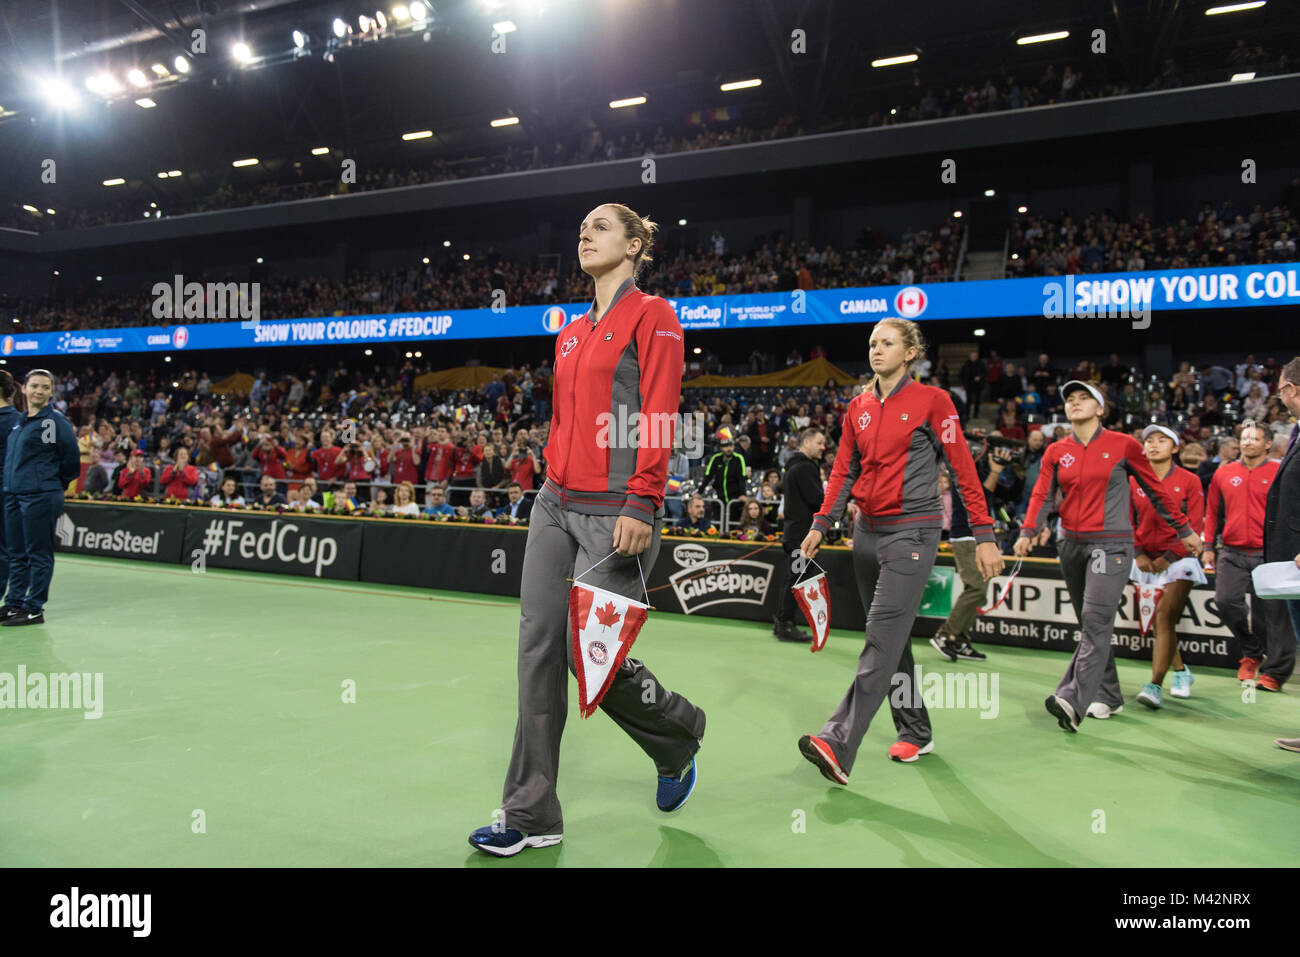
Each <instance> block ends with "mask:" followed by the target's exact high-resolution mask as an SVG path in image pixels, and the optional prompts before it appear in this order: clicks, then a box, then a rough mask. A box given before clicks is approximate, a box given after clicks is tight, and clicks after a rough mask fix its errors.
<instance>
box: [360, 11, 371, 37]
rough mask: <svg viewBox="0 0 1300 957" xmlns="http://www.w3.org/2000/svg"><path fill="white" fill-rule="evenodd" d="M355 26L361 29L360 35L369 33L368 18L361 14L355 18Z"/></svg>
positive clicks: (369, 24)
mask: <svg viewBox="0 0 1300 957" xmlns="http://www.w3.org/2000/svg"><path fill="white" fill-rule="evenodd" d="M357 26H358V27H360V28H361V32H362V33H369V32H370V26H371V23H370V18H369V17H368V16H366V15H365V14H364V13H363V14H361V16H359V17H357Z"/></svg>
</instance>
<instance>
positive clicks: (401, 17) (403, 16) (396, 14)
mask: <svg viewBox="0 0 1300 957" xmlns="http://www.w3.org/2000/svg"><path fill="white" fill-rule="evenodd" d="M393 19H394V20H396V21H397V22H398V23H405V22H406V21H407V20H409V19H411V11H410V10H408V9H406V4H404V3H399V4H398V5H397V6H395V7H393Z"/></svg>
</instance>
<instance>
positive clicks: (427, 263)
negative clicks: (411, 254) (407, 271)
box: [420, 256, 429, 266]
mask: <svg viewBox="0 0 1300 957" xmlns="http://www.w3.org/2000/svg"><path fill="white" fill-rule="evenodd" d="M420 262H422V263H424V264H425V265H426V266H427V265H429V257H428V256H425V257H424V258H423V259H421V260H420Z"/></svg>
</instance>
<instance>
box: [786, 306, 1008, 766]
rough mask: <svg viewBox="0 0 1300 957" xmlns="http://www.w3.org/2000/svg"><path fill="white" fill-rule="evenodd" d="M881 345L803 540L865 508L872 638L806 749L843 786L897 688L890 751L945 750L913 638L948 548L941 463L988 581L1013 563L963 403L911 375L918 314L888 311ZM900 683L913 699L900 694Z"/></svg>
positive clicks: (862, 526) (810, 546)
mask: <svg viewBox="0 0 1300 957" xmlns="http://www.w3.org/2000/svg"><path fill="white" fill-rule="evenodd" d="M870 350H871V368H872V370H873V371H874V372H875V378H874V379H872V381H871V385H870V386H868V388H867V389H866V391H864V392H862V393H861V394H860V395H857V396H855V397H854V398H853V400H852V401H851V402H849V407H848V409H847V410H846V411H845V413H844V416H843V418H842V420H841V422H842V428H841V432H840V448H839V452H838V454H837V455H836V456H835V465H834V466H833V467H832V469H831V477H830V481H829V482H828V483H827V486H826V495H825V497H824V498H823V500H822V507H821V510H820V511H819V512H818V513H817V514H816V515H814V516H813V520H812V529H811V530H810V531H809V532H808V535H807V536H806V537H805V538H804V540H803V543H802V545H801V550H802V551H803V554H804V555H805V556H806V557H808V558H812V557H813V556H814V555H816V553H817V550H818V548H820V547H821V542H822V538H823V536H825V534H826V532H827V531H829V530H830V527H831V525H833V524H834V523H835V522H837V521H839V519H840V517H841V516H842V515H843V514H844V510H845V508H846V507H847V505H848V503H849V500H850V498H851V499H852V500H853V503H854V504H855V505H856V506H857V510H858V519H857V528H855V529H854V531H853V567H854V570H855V572H856V573H857V580H858V593H859V594H860V595H861V597H862V607H863V608H864V609H865V610H866V613H867V626H866V637H867V643H866V647H865V648H864V649H863V651H862V655H861V657H860V658H859V659H858V674H857V677H856V678H855V679H854V681H853V684H852V685H850V686H849V690H848V693H847V694H846V695H845V696H844V700H843V701H841V702H840V706H839V708H837V709H836V711H835V713H834V714H833V715H831V717H830V720H828V721H827V722H826V724H825V725H824V726H823V727H822V729H821V731H819V732H818V733H817V734H815V735H811V734H808V735H804V736H803V737H802V738H800V739H799V750H800V752H801V753H802V754H803V756H804V757H805V758H807V759H808V760H809V761H811V762H812V763H813V764H814V765H816V766H817V768H818V770H820V771H821V773H822V775H823V776H824V777H826V778H827V779H829V780H831V781H834V782H836V783H838V784H847V783H848V779H849V772H850V771H852V770H853V762H854V760H855V759H856V757H857V753H858V746H859V745H860V744H861V743H862V736H863V735H864V734H866V733H867V727H868V725H870V724H871V719H872V718H873V717H874V716H875V714H876V711H877V710H878V709H879V708H880V704H881V702H882V701H884V700H885V697H886V696H889V699H890V700H889V706H890V710H891V711H892V712H893V717H894V727H895V728H896V729H897V730H898V741H897V742H896V743H895V744H894V745H893V747H891V748H890V749H889V756H890V758H892V759H893V760H895V761H906V762H911V761H915V760H917V757H918V755H922V754H929V753H930V752H931V751H933V750H934V742H933V740H932V739H931V735H930V719H929V715H928V714H927V713H926V710H925V705H924V704H922V703H921V701H920V693H919V689H916V688H913V687H911V682H913V681H914V680H915V669H914V667H913V663H912V645H911V640H910V639H911V635H912V624H913V622H915V621H916V613H917V612H918V611H919V610H920V608H921V596H922V593H923V592H924V591H925V585H926V582H927V581H929V578H930V569H931V568H932V567H933V566H934V560H935V557H936V556H937V555H938V553H939V535H940V532H941V531H942V529H943V508H942V506H941V504H940V501H939V469H940V468H941V467H942V466H941V463H943V462H944V461H945V460H946V461H947V463H948V465H949V466H951V467H952V469H953V471H954V472H955V473H956V475H957V488H958V489H959V490H960V494H961V496H962V499H963V500H964V501H965V503H966V509H967V511H969V512H970V524H971V527H972V529H973V530H974V533H975V539H976V541H977V542H978V543H979V544H977V545H976V546H975V551H976V557H977V561H978V562H979V566H980V572H981V574H983V576H984V579H985V580H986V581H987V580H988V579H990V578H992V577H993V576H994V575H996V574H997V573H998V572H999V571H1001V569H1002V565H1003V561H1002V556H1001V555H1000V554H998V547H997V545H996V544H994V542H993V521H992V519H990V518H989V513H988V509H987V508H986V507H985V505H984V490H983V489H982V488H980V482H979V478H978V477H977V475H976V473H975V462H974V460H973V459H972V458H971V454H970V447H969V446H967V444H966V438H965V436H963V435H962V430H961V423H960V422H959V420H958V418H957V410H956V409H955V408H953V404H952V399H951V398H949V397H948V393H947V392H945V391H944V390H943V389H939V388H936V387H934V386H928V385H921V384H920V383H919V382H915V381H913V379H912V377H911V366H912V364H913V363H914V362H919V361H921V360H923V359H924V358H925V344H924V342H923V341H922V340H921V332H920V329H918V328H917V325H916V323H914V322H910V321H908V320H906V319H883V320H881V321H880V322H878V323H877V324H876V327H875V329H874V330H873V331H872V333H871V340H870ZM900 680H901V681H902V682H904V684H903V691H904V694H903V695H902V696H901V697H902V698H903V700H902V701H901V702H900V701H898V700H896V698H897V697H899V696H897V695H895V694H892V693H891V688H893V687H894V686H896V685H897V683H898V682H899V681H900ZM909 702H915V704H914V705H913V704H910V703H909Z"/></svg>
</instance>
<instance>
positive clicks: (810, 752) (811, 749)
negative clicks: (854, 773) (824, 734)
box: [799, 734, 849, 784]
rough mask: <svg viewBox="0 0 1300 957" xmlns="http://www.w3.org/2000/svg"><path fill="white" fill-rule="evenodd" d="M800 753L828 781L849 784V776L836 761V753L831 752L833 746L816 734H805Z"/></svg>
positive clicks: (800, 742)
mask: <svg viewBox="0 0 1300 957" xmlns="http://www.w3.org/2000/svg"><path fill="white" fill-rule="evenodd" d="M799 753H801V754H802V755H803V756H804V757H805V758H807V759H808V760H809V761H811V762H812V763H813V764H815V765H816V766H817V770H818V771H820V772H821V773H822V777H824V778H825V779H826V780H828V781H834V782H835V783H836V784H848V783H849V776H848V775H847V774H845V773H844V770H843V769H842V768H841V767H840V763H839V762H838V761H836V760H835V752H834V751H832V750H831V746H830V745H829V744H827V743H826V742H825V741H823V740H822V739H821V738H819V737H817V736H816V735H815V734H805V735H804V736H803V737H802V738H800V739H799Z"/></svg>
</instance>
